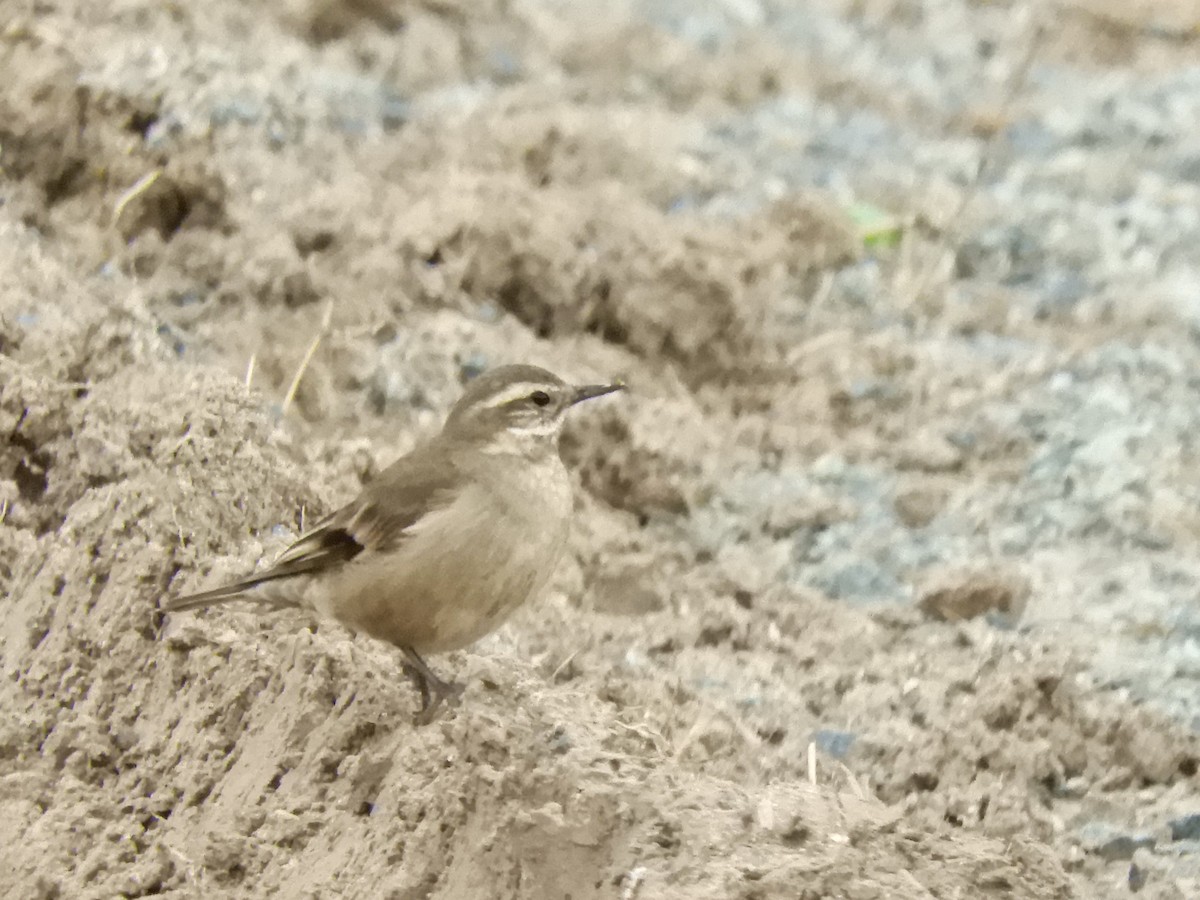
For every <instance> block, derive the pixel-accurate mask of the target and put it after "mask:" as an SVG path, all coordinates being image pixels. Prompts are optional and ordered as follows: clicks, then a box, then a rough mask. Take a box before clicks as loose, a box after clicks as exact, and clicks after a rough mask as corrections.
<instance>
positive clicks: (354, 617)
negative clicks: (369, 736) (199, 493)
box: [162, 365, 623, 718]
mask: <svg viewBox="0 0 1200 900" xmlns="http://www.w3.org/2000/svg"><path fill="white" fill-rule="evenodd" d="M622 388H623V385H622V384H620V383H615V384H602V385H584V386H582V387H578V386H572V385H569V384H566V383H565V382H564V381H563V380H562V379H561V378H559V377H557V376H556V375H553V374H552V373H550V372H547V371H546V370H545V369H540V368H538V367H536V366H527V365H516V366H503V367H501V368H497V369H494V370H492V371H490V372H486V373H484V374H482V375H480V376H478V377H477V378H475V379H474V380H473V381H471V382H470V383H469V384H468V386H467V389H466V391H465V393H464V394H463V396H462V398H461V399H460V400H459V401H458V403H456V404H455V405H454V408H453V409H452V410H451V412H450V415H449V417H448V418H447V419H446V423H445V425H444V426H443V427H442V430H441V433H439V434H438V435H437V436H436V437H435V438H433V440H431V441H429V442H428V443H427V444H425V445H424V446H421V447H418V448H417V449H415V450H413V451H412V452H411V453H409V454H408V455H406V456H402V457H401V458H400V459H398V460H396V461H395V462H394V463H392V464H391V465H390V466H388V467H387V468H386V469H384V470H383V471H382V472H381V473H380V474H379V476H378V477H377V478H375V479H374V480H373V481H371V482H370V483H369V484H368V485H367V486H366V487H365V488H364V489H363V491H362V493H361V494H360V495H359V496H358V497H357V498H356V499H355V500H353V501H352V502H351V503H349V504H347V505H346V506H344V507H342V508H341V509H339V510H338V511H337V512H335V513H334V514H333V515H331V516H329V517H328V518H327V519H325V520H324V521H322V522H321V523H319V524H318V525H317V526H316V527H315V528H314V529H313V530H312V531H310V532H308V533H307V534H305V535H303V536H301V537H300V538H299V540H297V541H296V543H294V544H292V546H291V547H289V548H288V549H287V550H286V551H285V552H284V553H283V555H282V556H280V557H279V559H278V560H276V562H275V564H274V565H273V566H272V567H271V568H269V569H266V570H265V571H262V572H259V573H257V574H255V575H252V576H250V577H249V578H246V579H245V580H243V581H239V582H236V583H235V584H230V585H226V586H225V587H220V588H217V589H215V590H211V591H205V592H203V593H200V594H192V595H189V596H186V597H178V598H175V599H172V600H168V601H167V602H166V603H164V604H163V606H162V609H163V610H164V611H167V612H178V611H180V610H187V609H194V608H196V607H200V606H206V605H208V604H210V603H224V602H227V601H230V600H243V599H244V600H254V601H258V602H261V603H266V604H270V605H273V606H297V607H301V608H307V609H312V610H315V611H316V612H317V613H318V614H320V615H324V616H328V617H330V618H332V619H335V620H337V621H338V622H340V623H342V624H343V625H345V626H347V627H348V628H350V629H351V630H353V631H355V632H362V633H364V634H369V635H371V636H372V637H375V638H378V639H380V640H384V641H388V642H389V643H392V644H394V645H396V646H397V647H399V648H400V649H401V651H403V653H404V656H405V671H406V672H407V673H408V675H409V677H411V678H412V679H413V681H414V682H415V684H416V686H417V688H418V690H419V691H420V693H421V713H422V716H424V717H425V718H428V717H431V716H432V714H433V713H434V712H435V711H436V709H437V707H438V706H439V704H440V703H441V702H442V701H443V700H445V699H447V698H449V697H452V696H455V695H457V694H458V693H459V692H460V691H461V690H462V688H461V686H459V685H457V684H454V683H453V682H449V681H444V680H442V679H441V678H439V677H438V676H437V674H435V673H434V671H433V670H432V669H430V667H429V666H428V665H427V664H426V662H425V658H424V657H425V655H426V654H430V653H441V652H445V651H449V650H456V649H459V648H461V647H466V646H468V645H469V644H472V643H474V642H475V641H477V640H478V639H479V638H481V637H483V636H484V635H486V634H488V633H490V632H491V631H493V630H495V629H496V628H497V627H498V626H499V625H500V624H501V623H503V622H504V621H505V620H506V619H507V618H508V617H509V616H510V615H511V614H512V613H513V612H514V611H515V610H516V609H517V608H518V607H520V606H521V605H522V604H524V603H525V602H526V601H528V600H530V599H532V598H534V597H536V596H537V595H539V594H541V593H542V591H543V590H544V589H545V588H546V586H547V584H548V583H549V581H550V577H551V575H553V573H554V569H555V566H556V565H557V563H558V561H559V559H560V557H561V556H562V554H563V550H564V549H565V546H566V540H567V529H568V527H569V525H570V520H571V512H572V500H571V483H570V480H569V478H568V475H567V470H566V467H565V466H564V465H563V462H562V458H561V457H560V456H559V452H558V436H559V433H560V431H561V430H562V425H563V420H564V418H565V416H566V412H567V410H568V409H570V408H571V407H572V406H574V405H575V404H577V403H580V402H582V401H584V400H590V399H592V398H593V397H600V396H603V395H604V394H609V393H612V392H613V391H617V390H621V389H622Z"/></svg>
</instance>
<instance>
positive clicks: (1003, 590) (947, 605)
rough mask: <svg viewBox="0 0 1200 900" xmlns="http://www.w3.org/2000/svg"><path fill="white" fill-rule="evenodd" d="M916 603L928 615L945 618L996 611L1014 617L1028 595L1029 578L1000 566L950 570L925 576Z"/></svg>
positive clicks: (971, 617)
mask: <svg viewBox="0 0 1200 900" xmlns="http://www.w3.org/2000/svg"><path fill="white" fill-rule="evenodd" d="M924 581H925V585H924V587H922V588H921V589H920V590H919V592H918V593H919V595H920V600H919V601H918V605H919V606H920V608H921V610H922V611H923V612H924V613H925V614H926V615H928V616H932V617H933V618H935V619H940V620H942V621H945V622H959V621H962V620H963V619H974V618H977V617H979V616H982V615H986V614H988V613H999V614H1000V615H1001V616H1002V617H1003V618H1004V619H1007V620H1009V621H1016V620H1018V619H1020V618H1021V613H1022V612H1024V611H1025V604H1026V602H1027V601H1028V599H1029V592H1030V585H1029V581H1028V580H1027V579H1026V578H1024V577H1023V576H1021V575H1019V574H1018V573H1016V572H1007V571H1004V570H1001V569H976V570H966V571H964V570H950V571H940V572H936V573H934V574H932V575H929V576H926V578H925V579H924Z"/></svg>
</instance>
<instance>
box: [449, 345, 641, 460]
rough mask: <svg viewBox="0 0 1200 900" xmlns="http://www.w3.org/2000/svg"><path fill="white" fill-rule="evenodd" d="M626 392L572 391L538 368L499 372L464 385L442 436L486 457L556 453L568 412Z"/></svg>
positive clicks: (608, 387) (604, 387) (609, 387)
mask: <svg viewBox="0 0 1200 900" xmlns="http://www.w3.org/2000/svg"><path fill="white" fill-rule="evenodd" d="M624 387H625V386H624V385H623V384H621V383H620V382H616V383H614V384H587V385H571V384H567V383H566V382H565V381H563V380H562V379H561V378H559V377H558V376H557V375H555V374H554V373H553V372H548V371H546V370H545V369H541V368H538V367H537V366H526V365H517V366H501V367H499V368H496V369H492V370H491V371H488V372H485V373H484V374H482V375H480V376H478V377H477V378H475V379H473V380H472V381H471V382H470V383H469V384H468V385H467V389H466V391H465V392H464V393H463V395H462V398H461V399H460V400H459V401H458V402H457V403H456V404H454V409H452V410H451V411H450V415H449V417H448V418H447V419H446V425H445V427H444V428H443V429H442V435H443V437H446V438H448V439H451V440H457V441H463V442H468V443H471V444H474V445H476V446H477V447H478V449H479V450H480V451H482V452H486V453H494V454H514V455H520V456H530V455H537V454H540V453H544V452H546V451H547V450H555V449H556V448H557V445H558V435H559V433H560V432H561V431H562V425H563V421H564V419H565V418H566V412H567V410H568V409H570V408H571V407H572V406H574V405H575V404H576V403H581V402H582V401H584V400H590V399H592V398H593V397H601V396H603V395H604V394H611V393H612V392H613V391H619V390H622V389H623V388H624Z"/></svg>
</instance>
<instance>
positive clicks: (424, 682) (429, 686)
mask: <svg viewBox="0 0 1200 900" xmlns="http://www.w3.org/2000/svg"><path fill="white" fill-rule="evenodd" d="M400 649H401V650H402V651H403V652H404V663H403V665H404V674H406V675H407V676H408V677H409V678H411V679H412V681H413V684H414V685H416V688H417V690H418V691H420V692H421V711H420V712H419V713H418V714H417V721H418V722H420V723H421V724H425V723H427V722H430V721H432V720H433V716H434V714H435V713H436V712H437V710H438V707H439V706H441V705H442V703H443V702H444V701H447V700H456V699H457V698H458V695H459V694H461V693H462V692H463V686H462V685H461V684H457V683H455V682H453V681H443V680H442V679H441V678H439V677H438V675H437V673H436V672H434V671H433V669H431V668H429V664H428V663H426V662H425V660H423V659H422V658H421V654H419V653H417V651H416V650H414V649H413V648H412V647H401V648H400Z"/></svg>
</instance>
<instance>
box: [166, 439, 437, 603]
mask: <svg viewBox="0 0 1200 900" xmlns="http://www.w3.org/2000/svg"><path fill="white" fill-rule="evenodd" d="M453 482H454V478H453V470H452V468H451V466H450V463H449V461H448V460H446V459H445V458H443V457H442V456H441V454H439V453H438V452H437V451H436V449H435V448H433V447H427V448H423V449H420V450H417V451H415V452H413V453H410V454H409V455H408V456H403V457H401V458H400V459H398V460H396V462H394V463H392V465H390V466H388V467H387V468H386V469H384V470H383V471H382V472H381V473H380V474H379V476H378V477H377V478H376V479H375V480H374V481H372V482H371V483H370V484H368V485H367V486H366V488H364V489H363V492H362V493H361V494H360V495H359V496H358V497H357V498H356V499H354V500H353V501H351V502H350V503H348V504H346V505H345V506H343V507H342V508H341V509H339V510H338V511H337V512H335V513H334V514H333V515H331V516H328V517H327V518H325V519H324V520H322V521H321V522H320V523H319V524H318V525H317V526H316V527H315V528H314V529H313V530H312V531H310V532H308V533H307V534H305V535H303V536H302V537H300V539H299V540H297V541H296V542H295V543H294V544H292V545H291V546H290V547H288V549H287V550H285V551H284V552H283V554H282V555H281V556H280V557H279V558H278V559H277V560H276V561H275V563H274V565H272V566H271V568H269V569H266V570H264V571H262V572H258V573H256V574H255V575H252V576H251V577H250V578H247V579H245V580H244V581H239V582H237V583H235V584H230V585H227V586H225V587H221V588H217V589H215V590H212V591H205V592H204V593H201V594H191V595H189V596H186V597H178V598H175V599H172V600H169V601H168V602H167V603H165V604H163V606H162V608H163V609H164V610H167V611H178V610H181V609H191V608H194V607H197V606H205V605H207V604H209V603H216V602H219V601H222V600H231V599H234V598H236V597H239V596H240V595H242V594H244V593H245V592H246V591H248V590H250V589H251V588H254V587H257V586H258V585H260V584H263V583H265V582H268V581H277V580H279V579H282V578H292V577H294V576H296V575H305V574H311V573H314V572H320V571H325V570H328V569H331V568H333V567H335V566H339V565H342V564H344V563H347V562H349V561H350V560H352V559H354V558H355V557H356V556H358V555H359V554H360V553H364V552H369V553H386V552H388V551H391V550H394V549H395V548H396V547H398V546H400V543H401V542H402V541H403V540H404V536H405V532H407V531H408V529H410V528H412V526H414V525H415V524H417V523H418V522H420V521H421V519H422V518H423V517H424V516H425V515H426V514H427V513H429V512H430V511H432V510H435V509H440V508H442V507H443V506H446V505H447V504H449V503H450V501H451V500H452V499H453V496H454V493H453V490H452V487H453Z"/></svg>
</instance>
